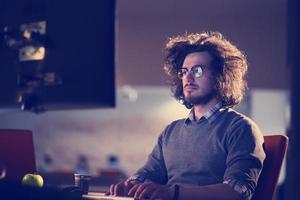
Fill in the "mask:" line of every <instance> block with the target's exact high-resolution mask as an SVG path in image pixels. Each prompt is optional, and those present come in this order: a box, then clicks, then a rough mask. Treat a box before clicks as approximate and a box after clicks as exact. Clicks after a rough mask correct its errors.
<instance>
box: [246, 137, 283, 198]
mask: <svg viewBox="0 0 300 200" xmlns="http://www.w3.org/2000/svg"><path fill="white" fill-rule="evenodd" d="M264 140H265V142H264V150H265V153H266V159H265V161H264V166H263V169H262V172H261V174H260V177H259V180H258V184H257V188H256V190H255V192H254V195H253V198H252V199H254V200H272V199H273V196H274V192H275V190H276V185H277V182H278V177H279V173H280V169H281V165H282V162H283V158H284V156H285V154H286V151H287V147H288V137H286V136H284V135H269V136H264Z"/></svg>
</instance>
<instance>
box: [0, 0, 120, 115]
mask: <svg viewBox="0 0 300 200" xmlns="http://www.w3.org/2000/svg"><path fill="white" fill-rule="evenodd" d="M1 2H2V3H1V4H0V12H1V14H0V18H1V19H2V20H1V19H0V28H1V38H0V65H1V67H0V93H1V95H0V108H15V107H20V106H21V107H22V109H23V110H32V111H37V112H39V111H42V110H44V109H45V110H56V109H73V108H101V107H114V106H115V56H114V55H115V1H114V0H101V1H99V0H88V1H72V0H64V1H52V0H45V1H40V0H24V1H18V0H3V1H1ZM37 27H38V28H37ZM41 27H42V28H41ZM37 30H38V31H37Z"/></svg>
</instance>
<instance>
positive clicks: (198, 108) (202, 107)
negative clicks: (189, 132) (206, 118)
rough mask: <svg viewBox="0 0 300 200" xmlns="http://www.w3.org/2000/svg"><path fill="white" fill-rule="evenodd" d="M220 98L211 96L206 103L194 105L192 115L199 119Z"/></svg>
mask: <svg viewBox="0 0 300 200" xmlns="http://www.w3.org/2000/svg"><path fill="white" fill-rule="evenodd" d="M219 101H220V100H219V99H218V98H213V99H211V100H210V101H209V102H207V103H206V104H198V105H194V109H193V110H194V117H195V119H196V120H199V119H200V118H201V117H203V115H204V114H205V113H206V112H207V111H209V110H210V109H211V108H212V107H214V106H215V105H216V104H217V103H218V102H219Z"/></svg>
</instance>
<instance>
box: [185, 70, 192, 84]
mask: <svg viewBox="0 0 300 200" xmlns="http://www.w3.org/2000/svg"><path fill="white" fill-rule="evenodd" d="M184 78H185V79H186V80H187V81H191V80H194V74H193V72H192V70H188V71H187V72H186V74H185V76H184Z"/></svg>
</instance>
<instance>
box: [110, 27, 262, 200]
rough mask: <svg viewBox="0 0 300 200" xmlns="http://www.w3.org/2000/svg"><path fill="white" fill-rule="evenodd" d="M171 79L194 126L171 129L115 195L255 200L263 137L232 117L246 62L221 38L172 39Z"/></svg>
mask: <svg viewBox="0 0 300 200" xmlns="http://www.w3.org/2000/svg"><path fill="white" fill-rule="evenodd" d="M165 50H166V56H165V66H164V68H165V71H166V73H167V74H168V75H169V77H170V78H171V84H172V92H173V93H174V96H175V98H176V99H178V100H179V101H180V102H182V103H183V104H184V105H185V106H186V107H187V108H192V109H191V111H190V114H189V116H188V118H186V119H180V120H177V121H174V122H172V123H171V124H170V125H168V126H167V127H166V129H165V130H164V131H163V132H162V133H161V135H160V136H159V138H158V142H157V144H156V145H155V147H154V149H153V151H152V153H151V154H150V155H149V157H148V160H147V162H146V164H145V165H144V166H143V167H142V168H140V169H139V170H138V171H137V172H136V174H135V175H134V176H132V177H130V178H129V179H128V180H126V181H123V182H120V183H118V184H115V185H112V186H111V187H110V191H109V192H108V194H110V195H117V196H134V197H135V198H149V199H164V200H173V199H174V200H196V199H205V200H208V199H231V200H233V199H250V198H251V196H252V195H253V193H254V191H255V188H256V185H257V181H258V178H259V175H260V172H261V169H262V166H263V161H264V158H265V153H264V151H263V147H262V144H263V136H262V134H261V132H260V130H259V129H258V127H257V126H256V125H255V123H254V122H253V121H252V120H251V119H249V118H247V117H245V116H244V115H242V114H240V113H238V112H236V111H234V110H233V109H231V107H233V106H234V105H237V104H238V103H240V102H241V100H242V98H243V95H244V91H245V88H246V81H245V79H244V77H245V74H246V71H247V62H246V58H245V56H244V55H243V53H242V52H241V51H239V50H238V49H237V48H236V47H235V46H234V45H233V44H231V43H230V42H229V41H228V40H226V39H225V38H224V37H223V36H222V35H221V34H220V33H218V32H210V33H206V32H205V33H201V34H190V35H183V36H178V37H174V38H171V39H170V40H169V42H168V43H167V45H166V48H165Z"/></svg>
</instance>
